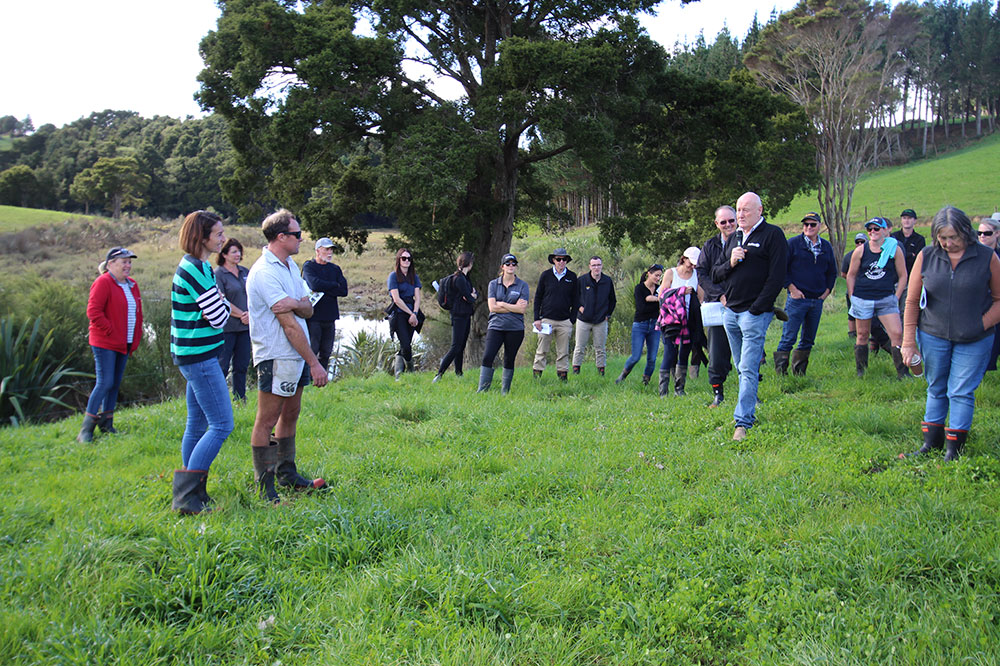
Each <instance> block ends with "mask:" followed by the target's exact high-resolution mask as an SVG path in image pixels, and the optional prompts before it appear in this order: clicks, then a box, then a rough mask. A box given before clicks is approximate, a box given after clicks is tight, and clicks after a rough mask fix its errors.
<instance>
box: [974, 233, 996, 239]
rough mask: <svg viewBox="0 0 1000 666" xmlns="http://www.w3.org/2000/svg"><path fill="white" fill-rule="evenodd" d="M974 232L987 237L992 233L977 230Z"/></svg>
mask: <svg viewBox="0 0 1000 666" xmlns="http://www.w3.org/2000/svg"><path fill="white" fill-rule="evenodd" d="M976 234H978V235H979V236H986V237H987V238H989V237H990V236H992V235H993V232H992V231H977V232H976Z"/></svg>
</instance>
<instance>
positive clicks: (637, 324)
mask: <svg viewBox="0 0 1000 666" xmlns="http://www.w3.org/2000/svg"><path fill="white" fill-rule="evenodd" d="M643 344H645V345H646V370H645V371H644V372H643V373H642V374H643V375H644V376H646V377H652V376H653V370H655V369H656V352H657V351H659V349H660V331H659V330H657V328H656V319H647V320H646V321H634V322H632V355H631V356H629V357H628V360H627V361H625V372H630V371H631V370H632V368H633V367H634V366H635V364H636V363H638V362H639V359H640V358H641V357H642V346H643Z"/></svg>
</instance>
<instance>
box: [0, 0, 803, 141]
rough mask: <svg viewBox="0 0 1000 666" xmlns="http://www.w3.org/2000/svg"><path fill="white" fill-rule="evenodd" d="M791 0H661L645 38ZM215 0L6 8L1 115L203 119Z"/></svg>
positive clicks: (664, 39)
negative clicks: (205, 55)
mask: <svg viewBox="0 0 1000 666" xmlns="http://www.w3.org/2000/svg"><path fill="white" fill-rule="evenodd" d="M795 4H796V3H795V0H701V1H700V2H695V3H692V4H689V5H685V6H682V5H681V4H680V0H665V1H664V2H663V3H662V4H661V5H660V7H659V8H658V10H657V15H656V16H655V17H645V18H644V20H643V25H645V27H646V29H647V30H648V31H649V33H650V35H651V36H652V37H653V38H654V39H656V40H657V41H659V42H660V43H661V44H663V45H664V46H665V47H667V48H668V49H671V48H672V47H673V45H674V43H675V42H678V41H680V42H689V43H690V42H693V41H694V40H695V38H696V37H697V35H698V33H699V32H701V31H703V32H704V34H705V39H706V41H708V42H709V43H711V42H712V41H714V39H715V36H716V35H717V34H718V32H719V30H721V29H722V27H723V25H727V27H728V28H729V32H730V33H731V34H732V35H733V36H734V37H736V38H738V39H742V38H743V36H744V35H745V34H746V31H747V28H748V27H749V26H750V23H751V21H752V20H753V16H754V13H755V12H756V13H757V15H758V20H759V21H760V22H761V23H764V22H766V21H767V19H768V17H769V16H770V14H771V10H772V9H773V8H775V7H776V8H777V9H778V11H779V12H782V11H787V10H788V9H791V8H792V7H794V6H795ZM218 17H219V9H218V7H216V5H215V2H214V0H171V1H170V2H144V1H142V0H86V1H81V0H48V1H47V2H44V3H28V2H10V3H4V10H3V21H4V25H5V28H6V29H5V30H4V35H3V39H2V40H0V63H2V65H0V116H6V115H12V116H16V117H17V118H19V119H23V118H24V117H25V116H28V115H30V116H31V119H32V122H33V123H34V125H35V127H36V128H37V127H41V126H42V125H44V124H46V123H53V124H54V125H56V126H57V127H58V126H62V125H65V124H67V123H70V122H72V121H74V120H76V119H78V118H81V117H84V116H88V115H90V114H91V113H92V112H94V111H103V110H104V109H115V110H129V111H136V112H138V113H139V114H140V115H142V116H144V117H147V118H151V117H153V116H156V115H162V116H173V117H175V118H184V117H186V116H188V115H191V116H199V115H202V112H201V109H200V108H199V107H198V104H197V102H195V101H194V99H193V96H194V94H195V93H196V92H197V90H198V82H197V80H196V77H197V76H198V73H199V72H200V71H201V69H202V67H203V63H202V61H201V57H200V56H199V55H198V43H199V42H200V41H201V38H202V37H204V36H205V35H206V34H207V33H208V32H209V31H210V30H212V29H214V28H215V23H216V20H217V19H218Z"/></svg>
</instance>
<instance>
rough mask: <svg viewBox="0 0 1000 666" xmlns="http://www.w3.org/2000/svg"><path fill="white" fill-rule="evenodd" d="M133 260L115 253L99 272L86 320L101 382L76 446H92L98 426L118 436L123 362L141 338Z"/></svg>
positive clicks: (122, 251)
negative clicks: (116, 417) (116, 422)
mask: <svg viewBox="0 0 1000 666" xmlns="http://www.w3.org/2000/svg"><path fill="white" fill-rule="evenodd" d="M133 258H135V254H133V253H132V252H131V251H130V250H126V249H125V248H123V247H113V248H111V250H109V251H108V256H107V258H106V259H105V260H104V261H103V262H101V265H100V266H99V267H98V270H99V271H100V272H101V275H100V277H98V278H97V279H96V280H94V284H92V285H91V286H90V298H89V299H88V300H87V318H88V319H90V336H89V337H90V348H91V349H92V350H93V352H94V371H95V374H96V375H97V381H96V383H95V384H94V390H93V391H91V393H90V399H89V400H88V401H87V413H86V414H85V415H84V417H83V427H82V428H80V434H79V435H77V437H76V440H77V441H78V442H90V441H93V439H94V426H97V427H99V428H100V429H101V431H102V432H110V433H116V432H118V431H117V430H115V426H114V421H113V419H114V411H115V403H116V402H117V401H118V388H119V387H120V386H121V384H122V375H123V374H125V362H126V361H127V360H128V357H129V354H131V353H132V352H134V351H135V350H136V348H137V347H138V346H139V340H140V338H142V299H141V298H140V296H139V285H137V284H136V283H135V280H133V279H132V278H130V277H129V274H130V273H131V272H132V259H133Z"/></svg>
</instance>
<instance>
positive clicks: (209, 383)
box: [178, 358, 233, 471]
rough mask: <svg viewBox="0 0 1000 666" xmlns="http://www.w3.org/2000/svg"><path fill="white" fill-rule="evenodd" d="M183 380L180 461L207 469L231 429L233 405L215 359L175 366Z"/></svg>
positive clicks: (193, 466) (195, 467) (186, 465)
mask: <svg viewBox="0 0 1000 666" xmlns="http://www.w3.org/2000/svg"><path fill="white" fill-rule="evenodd" d="M178 369H179V370H180V371H181V374H182V375H184V379H186V380H187V413H188V414H187V425H186V426H185V428H184V437H183V438H182V439H181V462H182V463H183V464H184V467H186V468H187V469H198V470H204V471H208V468H209V467H210V466H211V465H212V461H213V460H215V456H217V455H218V454H219V449H221V448H222V443H223V442H224V441H226V438H227V437H229V433H231V432H232V431H233V404H232V402H230V400H229V389H228V387H227V386H226V378H225V376H224V375H223V374H222V368H220V367H219V361H218V359H216V358H209V359H205V360H204V361H199V362H198V363H191V364H190V365H182V366H179V367H178Z"/></svg>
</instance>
